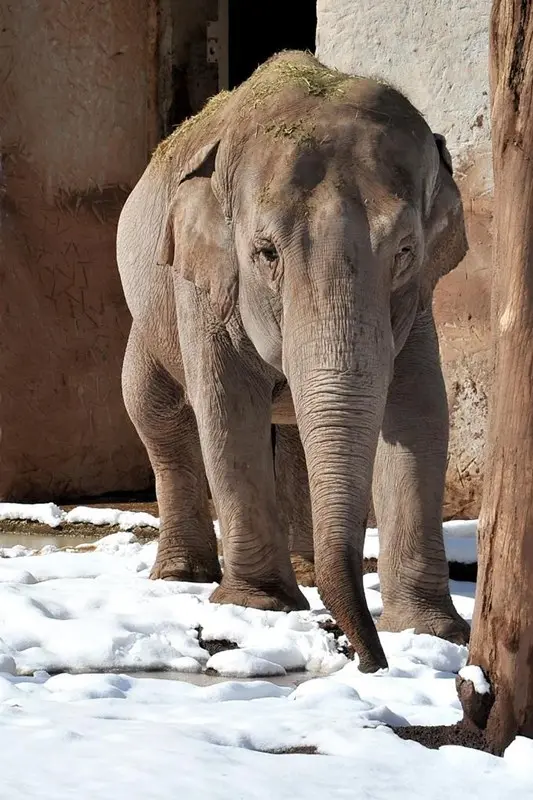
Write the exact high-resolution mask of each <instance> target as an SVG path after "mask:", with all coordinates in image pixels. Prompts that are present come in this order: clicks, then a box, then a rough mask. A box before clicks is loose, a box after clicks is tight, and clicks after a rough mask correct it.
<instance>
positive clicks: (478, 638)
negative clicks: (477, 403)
mask: <svg viewBox="0 0 533 800" xmlns="http://www.w3.org/2000/svg"><path fill="white" fill-rule="evenodd" d="M490 25H491V30H490V81H491V94H492V148H493V164H494V183H495V192H494V195H495V196H494V200H495V205H494V236H495V240H494V262H493V309H492V330H493V341H494V359H495V360H494V364H495V373H494V389H493V397H492V403H491V410H490V414H489V428H488V437H487V462H486V463H487V467H486V474H485V484H484V493H483V504H482V511H481V516H480V527H479V573H478V586H477V593H476V604H475V611H474V620H473V627H472V636H471V645H470V663H471V664H476V665H478V666H480V667H481V668H482V669H483V671H484V672H485V674H486V676H487V677H488V679H489V682H490V684H491V696H490V697H487V696H485V700H490V702H483V703H480V700H481V698H480V696H479V695H478V696H476V694H475V692H474V691H473V686H472V684H471V683H470V682H469V681H459V682H458V683H459V686H458V689H459V695H460V697H461V702H462V704H463V709H464V712H465V724H469V723H470V724H475V725H477V727H482V728H485V735H486V739H487V744H488V746H489V748H490V749H491V750H492V751H493V752H497V753H501V752H502V751H503V750H504V749H505V747H507V745H508V744H509V743H510V741H511V740H512V739H513V738H514V737H515V736H516V735H518V734H520V735H523V736H530V737H533V52H532V41H533V3H532V1H531V0H494V2H493V6H492V15H491V23H490ZM480 709H481V710H482V713H481V714H480Z"/></svg>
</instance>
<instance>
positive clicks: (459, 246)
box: [420, 133, 468, 307]
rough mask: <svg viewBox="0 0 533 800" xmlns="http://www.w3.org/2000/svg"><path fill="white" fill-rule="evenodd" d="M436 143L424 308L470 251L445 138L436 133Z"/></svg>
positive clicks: (427, 244) (422, 280) (422, 282)
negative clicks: (441, 282)
mask: <svg viewBox="0 0 533 800" xmlns="http://www.w3.org/2000/svg"><path fill="white" fill-rule="evenodd" d="M434 140H435V145H436V149H437V151H438V173H437V176H436V182H435V190H434V192H433V197H432V201H431V207H430V209H429V214H428V217H427V219H426V222H425V226H424V227H425V234H426V236H425V238H426V246H425V258H424V265H423V269H422V276H421V287H420V289H421V302H422V305H423V306H424V307H427V306H429V305H430V304H431V300H432V296H433V290H434V289H435V286H436V285H437V282H438V280H439V278H441V277H442V276H443V275H447V274H448V272H451V271H452V270H453V269H455V267H456V266H457V265H458V264H459V263H460V262H461V261H462V259H463V258H464V256H465V255H466V253H467V251H468V242H467V239H466V231H465V222H464V214H463V204H462V201H461V195H460V193H459V189H458V188H457V184H456V183H455V181H454V179H453V167H452V159H451V156H450V153H449V151H448V148H447V147H446V139H445V138H444V136H442V135H441V134H438V133H437V134H434Z"/></svg>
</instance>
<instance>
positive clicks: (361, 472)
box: [285, 309, 392, 672]
mask: <svg viewBox="0 0 533 800" xmlns="http://www.w3.org/2000/svg"><path fill="white" fill-rule="evenodd" d="M344 311H345V314H342V312H341V317H342V318H343V320H344V322H343V323H341V324H340V325H339V316H338V309H337V313H336V314H335V317H334V318H332V319H330V324H327V321H325V320H324V318H322V319H321V320H315V324H314V325H313V326H312V332H311V328H310V331H309V332H310V337H309V338H307V341H306V343H305V345H304V347H303V349H302V348H300V347H297V348H296V352H295V351H293V352H292V353H291V352H290V348H288V349H287V351H286V359H285V361H286V367H285V369H286V374H287V375H288V378H289V384H290V387H291V392H292V396H293V401H294V406H295V411H296V418H297V422H298V427H299V430H300V435H301V439H302V443H303V446H304V450H305V455H306V461H307V468H308V473H309V486H310V492H311V505H312V514H313V532H314V533H313V537H314V549H315V571H316V578H317V585H318V589H319V591H320V593H321V596H322V599H323V601H324V603H325V605H326V606H327V608H328V609H329V610H330V612H331V613H332V615H333V616H334V617H335V619H336V620H337V623H338V624H339V625H340V627H341V628H342V630H343V631H344V632H345V634H346V635H347V637H348V639H349V640H350V643H351V644H352V645H353V647H354V649H355V651H356V652H357V654H358V655H359V660H360V662H359V668H360V669H361V670H362V671H364V672H374V671H375V670H377V669H379V668H381V667H386V666H387V661H386V658H385V654H384V652H383V649H382V647H381V643H380V641H379V637H378V634H377V631H376V627H375V625H374V621H373V619H372V616H371V614H370V612H369V610H368V606H367V604H366V599H365V595H364V590H363V544H364V535H365V525H366V518H367V515H368V509H369V505H370V492H371V484H372V471H373V464H374V458H375V453H376V447H377V441H378V436H379V430H380V427H381V422H382V418H383V412H384V407H385V401H386V395H387V389H388V384H389V378H390V364H391V358H392V335H391V333H390V324H389V323H388V320H387V322H386V323H385V324H384V323H383V321H381V323H380V324H378V323H375V324H370V325H369V324H368V322H366V323H365V324H361V325H359V326H357V329H356V330H354V329H353V328H351V325H350V323H348V328H349V330H347V328H346V324H347V319H349V318H350V317H352V314H353V310H350V309H345V310H344ZM348 314H350V317H348ZM383 316H384V317H385V318H386V317H387V316H388V315H385V314H384V315H383ZM352 318H353V317H352ZM339 327H340V328H344V330H343V331H339ZM299 338H300V341H301V338H302V336H301V329H300V334H299ZM304 338H305V337H304Z"/></svg>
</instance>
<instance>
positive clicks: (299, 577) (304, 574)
mask: <svg viewBox="0 0 533 800" xmlns="http://www.w3.org/2000/svg"><path fill="white" fill-rule="evenodd" d="M291 563H292V568H293V570H294V575H295V577H296V583H297V584H298V586H316V576H315V563H314V561H311V559H309V558H305V556H301V555H300V554H299V553H291Z"/></svg>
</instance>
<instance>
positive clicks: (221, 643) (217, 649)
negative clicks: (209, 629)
mask: <svg viewBox="0 0 533 800" xmlns="http://www.w3.org/2000/svg"><path fill="white" fill-rule="evenodd" d="M196 630H197V631H198V644H199V645H200V647H202V648H203V649H204V650H207V652H208V653H209V655H210V656H214V655H216V654H217V653H221V652H222V651H223V650H238V649H239V645H238V644H237V643H236V642H232V641H230V640H229V639H204V638H203V637H202V633H203V629H202V626H201V625H199V626H198V627H197V629H196ZM211 672H213V673H214V670H207V671H206V674H207V675H209V674H210V673H211Z"/></svg>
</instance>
